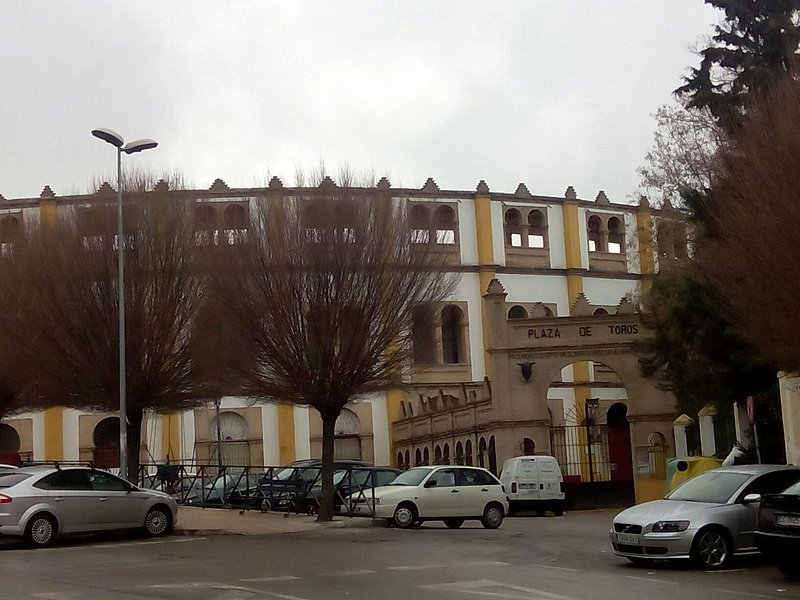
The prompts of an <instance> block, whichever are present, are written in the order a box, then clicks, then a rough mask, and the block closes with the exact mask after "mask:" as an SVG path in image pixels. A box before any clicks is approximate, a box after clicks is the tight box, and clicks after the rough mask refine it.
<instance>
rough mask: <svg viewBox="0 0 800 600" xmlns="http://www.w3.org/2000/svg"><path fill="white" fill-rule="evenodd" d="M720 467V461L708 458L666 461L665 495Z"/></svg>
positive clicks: (695, 457) (696, 457)
mask: <svg viewBox="0 0 800 600" xmlns="http://www.w3.org/2000/svg"><path fill="white" fill-rule="evenodd" d="M721 466H722V461H721V460H720V459H718V458H713V457H710V456H691V457H689V458H673V459H671V460H669V461H667V493H669V492H671V491H672V490H674V489H675V488H676V487H678V486H679V485H680V484H682V483H683V482H684V481H687V480H689V479H691V478H692V477H694V476H695V475H699V474H700V473H703V472H705V471H709V470H711V469H716V468H717V467H721Z"/></svg>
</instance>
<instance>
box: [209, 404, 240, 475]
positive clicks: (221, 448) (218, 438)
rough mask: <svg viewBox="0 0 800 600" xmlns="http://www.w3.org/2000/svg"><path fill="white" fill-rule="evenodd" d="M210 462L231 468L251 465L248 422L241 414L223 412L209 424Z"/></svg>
mask: <svg viewBox="0 0 800 600" xmlns="http://www.w3.org/2000/svg"><path fill="white" fill-rule="evenodd" d="M209 433H210V437H211V440H212V443H211V457H210V460H211V462H212V463H214V464H217V463H219V464H222V465H225V466H229V467H233V466H236V467H245V466H248V465H250V442H249V441H248V426H247V420H246V419H245V418H244V417H243V416H242V415H240V414H239V413H236V412H233V411H229V410H226V411H222V412H220V413H219V414H218V415H217V416H216V417H215V418H214V419H212V421H211V423H210V424H209Z"/></svg>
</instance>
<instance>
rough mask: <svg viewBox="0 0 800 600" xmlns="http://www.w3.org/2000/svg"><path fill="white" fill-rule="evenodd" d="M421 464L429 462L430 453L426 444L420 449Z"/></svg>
mask: <svg viewBox="0 0 800 600" xmlns="http://www.w3.org/2000/svg"><path fill="white" fill-rule="evenodd" d="M422 464H424V465H429V464H431V453H430V451H429V450H428V448H427V446H426V447H425V448H423V449H422Z"/></svg>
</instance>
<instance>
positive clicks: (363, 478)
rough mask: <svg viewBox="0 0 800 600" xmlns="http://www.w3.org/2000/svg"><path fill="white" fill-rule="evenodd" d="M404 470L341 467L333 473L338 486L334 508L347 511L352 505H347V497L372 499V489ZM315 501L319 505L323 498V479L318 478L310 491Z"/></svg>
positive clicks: (363, 499) (387, 483)
mask: <svg viewBox="0 0 800 600" xmlns="http://www.w3.org/2000/svg"><path fill="white" fill-rule="evenodd" d="M400 473H402V471H401V470H400V469H394V468H392V467H348V468H346V469H339V470H337V471H335V472H334V474H333V485H334V486H336V492H335V494H334V510H336V511H342V512H347V511H348V510H349V509H351V508H352V507H348V506H347V502H346V501H345V498H348V497H350V496H352V497H353V500H354V501H365V500H367V499H369V500H371V499H372V490H373V489H375V488H377V487H381V486H384V485H389V484H390V483H391V482H392V481H393V480H394V478H395V477H397V476H398V475H399V474H400ZM310 493H311V494H312V495H313V497H314V503H315V504H316V506H319V503H320V502H321V500H322V481H321V479H318V480H317V481H316V482H315V483H314V485H313V487H312V488H311V492H310Z"/></svg>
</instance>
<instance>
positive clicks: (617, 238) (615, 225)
mask: <svg viewBox="0 0 800 600" xmlns="http://www.w3.org/2000/svg"><path fill="white" fill-rule="evenodd" d="M624 247H625V233H624V232H623V230H622V223H621V221H620V220H619V219H618V218H617V217H611V218H610V219H609V220H608V251H609V252H610V253H611V254H622V249H623V248H624Z"/></svg>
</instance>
